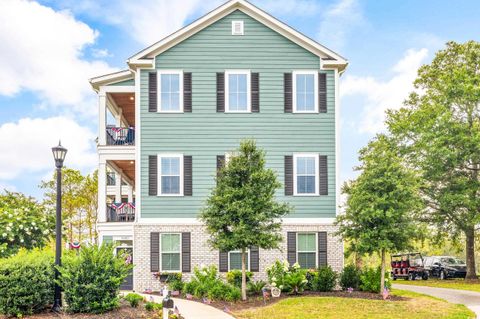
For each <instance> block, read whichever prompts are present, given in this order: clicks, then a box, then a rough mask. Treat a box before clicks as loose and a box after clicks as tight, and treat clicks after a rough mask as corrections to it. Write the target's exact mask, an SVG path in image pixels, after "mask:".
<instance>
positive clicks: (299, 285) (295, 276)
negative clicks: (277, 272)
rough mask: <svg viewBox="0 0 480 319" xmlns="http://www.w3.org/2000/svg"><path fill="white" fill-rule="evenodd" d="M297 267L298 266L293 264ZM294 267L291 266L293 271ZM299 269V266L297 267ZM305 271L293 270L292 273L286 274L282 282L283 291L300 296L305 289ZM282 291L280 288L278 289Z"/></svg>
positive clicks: (306, 281)
mask: <svg viewBox="0 0 480 319" xmlns="http://www.w3.org/2000/svg"><path fill="white" fill-rule="evenodd" d="M295 265H298V264H295ZM295 265H293V266H292V268H293V269H295V267H296V266H295ZM298 267H300V266H298ZM305 273H306V271H305V270H303V269H299V268H298V269H295V270H294V271H291V272H288V273H287V275H286V276H285V280H284V287H283V288H284V289H285V291H287V292H288V293H291V294H300V293H302V292H303V291H304V290H305V287H307V283H308V280H307V278H306V276H305ZM279 288H280V289H282V288H281V287H279Z"/></svg>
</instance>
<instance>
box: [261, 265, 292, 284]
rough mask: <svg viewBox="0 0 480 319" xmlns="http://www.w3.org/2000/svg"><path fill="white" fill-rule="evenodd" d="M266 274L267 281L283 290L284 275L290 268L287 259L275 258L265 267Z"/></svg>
mask: <svg viewBox="0 0 480 319" xmlns="http://www.w3.org/2000/svg"><path fill="white" fill-rule="evenodd" d="M266 270H267V276H268V282H269V283H270V284H271V285H272V286H274V287H278V288H279V289H281V290H282V291H286V290H285V277H286V276H287V273H288V272H289V270H290V265H289V263H288V261H286V260H284V261H283V262H282V261H279V260H276V261H275V262H274V263H273V264H272V265H270V266H268V267H267V269H266Z"/></svg>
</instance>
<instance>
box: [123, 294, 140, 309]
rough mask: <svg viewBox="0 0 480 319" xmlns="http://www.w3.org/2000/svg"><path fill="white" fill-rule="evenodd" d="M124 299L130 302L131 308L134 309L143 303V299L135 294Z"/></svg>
mask: <svg viewBox="0 0 480 319" xmlns="http://www.w3.org/2000/svg"><path fill="white" fill-rule="evenodd" d="M123 299H125V300H126V301H128V303H129V304H130V307H133V308H137V307H138V305H139V304H140V301H143V297H142V296H140V295H139V294H135V293H129V294H127V295H126V296H125V297H123Z"/></svg>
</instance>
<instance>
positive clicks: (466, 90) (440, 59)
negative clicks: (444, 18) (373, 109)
mask: <svg viewBox="0 0 480 319" xmlns="http://www.w3.org/2000/svg"><path fill="white" fill-rule="evenodd" d="M479 70H480V43H478V42H474V41H469V42H466V43H464V44H459V43H455V42H448V43H447V46H446V48H445V49H444V50H441V51H439V52H437V54H436V56H435V58H434V59H433V61H432V63H431V64H430V65H424V66H422V67H421V68H420V69H419V71H418V77H417V79H416V81H415V83H414V84H415V87H416V89H418V90H417V91H418V92H414V93H412V94H411V95H410V97H409V98H408V99H407V101H406V102H405V107H404V108H402V109H400V110H398V111H390V112H388V117H387V125H388V129H389V131H390V132H391V133H392V135H393V136H394V137H395V139H396V140H397V143H398V145H399V147H400V148H401V149H402V152H403V154H404V158H405V160H406V161H408V163H409V165H410V166H412V167H415V168H416V169H418V171H419V172H420V173H421V175H422V177H423V180H424V181H425V183H424V185H423V186H422V188H421V189H420V191H421V194H422V198H423V199H424V201H425V204H426V207H427V209H425V210H424V211H423V212H422V214H420V215H419V218H420V219H421V220H423V221H425V222H428V223H430V224H433V225H435V226H436V227H437V229H438V234H439V235H451V238H452V239H458V238H460V237H461V236H462V235H463V236H464V238H465V247H466V249H465V251H466V260H467V278H468V279H472V278H476V272H475V233H476V225H478V224H479V222H480V197H479V192H480V180H479V172H480V71H479Z"/></svg>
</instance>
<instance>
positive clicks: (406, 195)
mask: <svg viewBox="0 0 480 319" xmlns="http://www.w3.org/2000/svg"><path fill="white" fill-rule="evenodd" d="M359 159H360V161H361V165H360V166H359V167H357V168H356V170H357V171H360V172H361V173H360V175H359V176H358V177H357V179H356V180H354V181H351V182H348V183H346V184H345V185H344V186H343V192H344V193H345V194H346V195H348V198H347V202H346V207H345V214H343V215H340V216H338V217H337V221H336V224H337V225H338V226H339V232H338V233H339V234H340V235H341V236H342V237H343V238H344V239H345V240H349V241H351V242H354V243H355V245H354V246H355V249H356V250H357V253H360V254H369V255H371V254H373V253H378V254H379V255H380V256H381V270H382V275H381V283H380V287H381V291H380V293H382V292H383V289H384V284H385V254H386V253H388V252H393V251H399V250H403V249H406V248H409V247H410V243H411V241H412V239H414V238H415V236H416V234H417V233H416V231H415V227H416V226H415V223H414V221H413V218H412V213H413V212H414V211H415V210H417V209H418V208H419V207H420V199H419V196H418V190H417V189H418V178H417V176H416V175H415V174H414V173H413V172H412V171H411V170H410V169H408V168H407V167H405V165H403V163H402V160H401V158H400V156H399V154H398V151H397V149H396V148H395V147H394V145H393V143H392V142H391V140H390V139H389V138H388V137H386V136H385V135H378V136H377V137H376V138H375V139H374V140H373V141H371V142H370V143H369V144H368V146H367V147H365V148H363V149H361V150H360V156H359Z"/></svg>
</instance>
